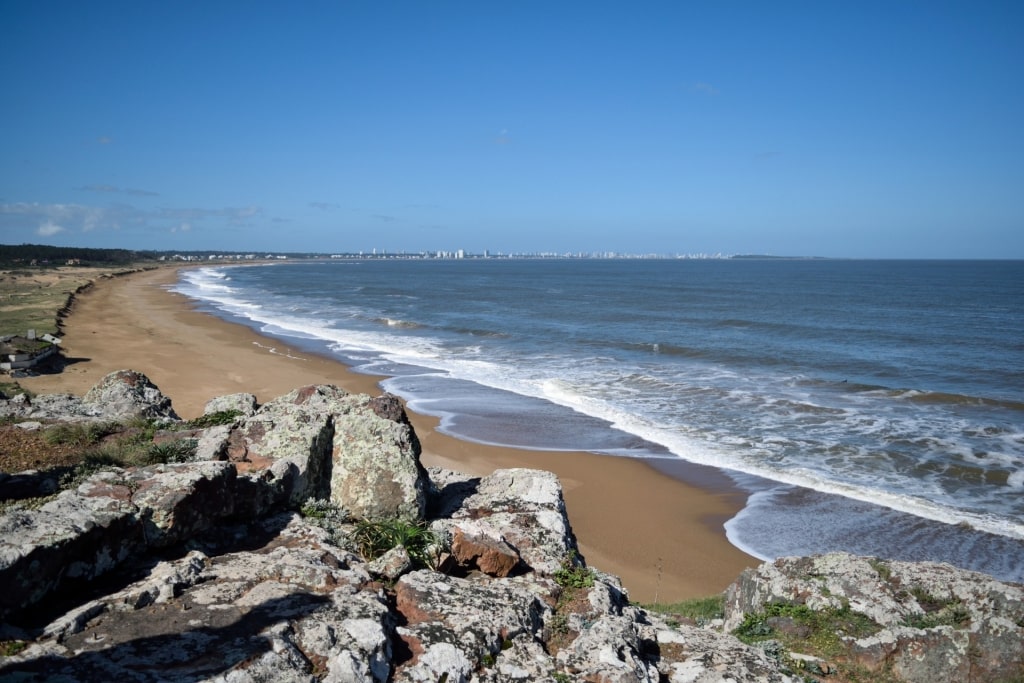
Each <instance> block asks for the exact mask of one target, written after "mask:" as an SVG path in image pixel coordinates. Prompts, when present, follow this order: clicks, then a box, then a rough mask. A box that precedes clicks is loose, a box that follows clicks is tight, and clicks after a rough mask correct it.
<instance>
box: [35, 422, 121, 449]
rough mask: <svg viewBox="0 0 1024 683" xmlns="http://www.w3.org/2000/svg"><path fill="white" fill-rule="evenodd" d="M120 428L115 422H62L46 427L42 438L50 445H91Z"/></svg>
mask: <svg viewBox="0 0 1024 683" xmlns="http://www.w3.org/2000/svg"><path fill="white" fill-rule="evenodd" d="M121 429H122V426H121V425H120V424H119V423H117V422H64V423H61V424H58V425H55V426H53V427H50V428H49V429H47V430H46V431H45V432H44V433H43V438H44V439H45V440H46V442H47V443H48V444H50V445H52V446H62V445H70V446H91V445H93V444H96V443H99V441H100V440H101V439H103V437H105V436H109V435H111V434H114V433H116V432H118V431H120V430H121Z"/></svg>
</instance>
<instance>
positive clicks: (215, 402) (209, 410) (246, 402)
mask: <svg viewBox="0 0 1024 683" xmlns="http://www.w3.org/2000/svg"><path fill="white" fill-rule="evenodd" d="M259 407H260V406H259V403H257V402H256V397H255V396H254V395H253V394H229V395H227V396H218V397H217V398H214V399H210V400H209V401H207V402H206V406H205V407H204V408H203V415H211V414H213V413H221V412H226V411H229V410H236V411H238V412H239V413H241V415H242V416H243V417H249V416H250V415H253V414H254V413H255V412H256V410H257V409H258V408H259Z"/></svg>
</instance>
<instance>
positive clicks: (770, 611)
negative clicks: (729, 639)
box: [734, 603, 881, 658]
mask: <svg viewBox="0 0 1024 683" xmlns="http://www.w3.org/2000/svg"><path fill="white" fill-rule="evenodd" d="M879 630H881V627H880V626H879V625H878V624H876V623H875V622H874V621H872V620H871V619H869V618H868V617H867V616H865V615H863V614H861V613H860V612H854V611H853V610H851V609H850V607H849V605H844V606H843V607H842V608H840V609H835V608H829V609H822V610H812V609H810V608H809V607H807V606H806V605H791V604H777V603H772V604H768V605H765V608H764V610H763V611H761V612H756V613H752V614H747V615H746V616H745V617H744V618H743V623H742V624H740V626H739V628H737V629H736V630H735V631H734V633H735V635H736V637H738V638H739V639H740V640H742V641H743V642H745V643H756V642H759V641H763V640H767V639H770V638H771V639H777V640H779V641H781V642H782V644H783V645H784V646H786V647H787V648H789V649H804V650H806V649H810V650H811V652H810V654H813V655H816V656H819V657H825V658H831V657H835V656H836V655H838V654H840V653H841V652H843V650H844V647H843V644H842V638H843V637H844V636H850V637H853V638H863V637H866V636H870V635H873V634H875V633H878V631H879ZM792 646H796V647H792Z"/></svg>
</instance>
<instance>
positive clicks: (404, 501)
mask: <svg viewBox="0 0 1024 683" xmlns="http://www.w3.org/2000/svg"><path fill="white" fill-rule="evenodd" d="M394 405H395V401H384V402H382V401H380V400H379V398H378V399H371V398H370V397H369V396H365V395H361V396H351V397H349V398H348V400H347V401H345V402H344V404H343V405H341V406H339V408H338V409H336V412H335V413H334V429H335V432H334V458H333V463H332V465H333V469H332V471H331V500H332V501H334V502H335V503H337V504H339V505H342V506H344V507H345V509H346V510H348V511H349V513H350V514H352V515H353V516H354V517H355V518H357V519H405V520H421V519H423V517H424V514H425V512H426V502H427V496H426V489H427V473H426V470H425V469H424V468H423V466H422V465H421V464H420V461H419V455H420V452H419V442H418V441H417V440H416V438H415V434H414V433H413V430H412V427H411V426H410V425H409V424H408V421H406V420H405V419H404V418H405V414H404V412H402V413H400V419H394V418H395V408H394ZM399 407H400V406H399ZM380 414H384V415H385V416H384V417H381V416H380Z"/></svg>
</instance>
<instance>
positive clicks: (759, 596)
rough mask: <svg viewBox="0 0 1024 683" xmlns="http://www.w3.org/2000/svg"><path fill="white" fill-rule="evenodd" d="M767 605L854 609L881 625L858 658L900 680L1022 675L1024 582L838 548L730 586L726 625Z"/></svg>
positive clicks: (857, 647)
mask: <svg viewBox="0 0 1024 683" xmlns="http://www.w3.org/2000/svg"><path fill="white" fill-rule="evenodd" d="M768 603H783V604H798V605H806V606H807V607H808V608H810V609H812V610H824V609H837V610H838V609H842V608H844V606H847V605H848V606H849V609H851V610H853V611H855V612H859V613H860V614H863V615H864V616H866V617H868V618H869V619H870V620H871V621H873V622H875V623H876V624H878V626H879V629H880V630H879V632H878V633H876V634H874V635H872V636H869V637H865V638H860V639H853V638H847V639H846V640H847V645H848V647H849V651H850V657H852V658H853V659H854V660H855V661H857V662H858V663H860V664H861V665H862V666H864V667H866V668H868V669H869V670H880V669H882V668H885V667H890V668H891V670H892V671H893V673H894V674H895V675H897V676H898V677H899V679H900V680H904V681H922V682H926V683H933V682H934V681H936V680H967V678H971V679H972V680H1011V679H1013V677H1014V676H1017V677H1019V676H1021V675H1022V674H1024V586H1020V585H1017V584H1009V583H1004V582H1001V581H997V580H996V579H994V578H992V577H990V576H988V575H985V574H980V573H977V572H972V571H967V570H964V569H958V568H956V567H953V566H951V565H948V564H942V563H934V562H898V561H889V560H880V559H877V558H868V557H858V556H855V555H850V554H847V553H830V554H828V555H821V556H815V557H786V558H780V559H778V560H776V561H775V562H771V563H765V564H762V565H760V566H759V567H757V568H756V569H748V570H746V571H744V572H743V573H742V574H741V575H740V577H739V579H738V580H737V581H736V582H735V583H733V584H732V585H731V586H730V587H729V589H728V590H727V592H726V619H725V627H726V629H729V630H732V629H734V628H736V627H737V626H738V625H739V624H740V623H741V622H742V621H743V618H744V615H745V614H746V613H755V612H758V611H761V610H762V609H763V608H764V605H766V604H768Z"/></svg>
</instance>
